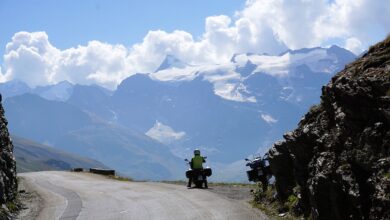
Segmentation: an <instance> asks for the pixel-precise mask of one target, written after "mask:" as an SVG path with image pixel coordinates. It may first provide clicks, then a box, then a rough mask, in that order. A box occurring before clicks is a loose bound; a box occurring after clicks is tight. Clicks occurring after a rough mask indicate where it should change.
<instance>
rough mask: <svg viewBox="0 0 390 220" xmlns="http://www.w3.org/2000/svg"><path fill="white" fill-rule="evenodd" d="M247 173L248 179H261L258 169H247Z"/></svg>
mask: <svg viewBox="0 0 390 220" xmlns="http://www.w3.org/2000/svg"><path fill="white" fill-rule="evenodd" d="M246 174H247V175H248V180H249V181H257V180H258V179H259V176H258V170H257V169H255V170H248V171H246Z"/></svg>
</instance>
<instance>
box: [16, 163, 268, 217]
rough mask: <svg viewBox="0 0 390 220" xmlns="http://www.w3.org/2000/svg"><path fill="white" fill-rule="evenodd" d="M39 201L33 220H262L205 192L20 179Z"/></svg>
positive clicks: (96, 179) (60, 175)
mask: <svg viewBox="0 0 390 220" xmlns="http://www.w3.org/2000/svg"><path fill="white" fill-rule="evenodd" d="M21 176H22V177H24V184H26V185H28V186H29V188H32V189H34V190H36V191H37V192H38V194H40V195H41V196H42V198H43V200H44V203H45V204H44V205H43V209H42V210H41V212H40V213H39V215H38V219H94V220H97V219H161V220H164V219H170V220H171V219H240V220H241V219H242V220H244V219H266V217H265V216H264V215H263V214H261V213H260V212H259V211H258V210H254V209H252V208H251V207H250V206H249V205H248V204H245V203H244V202H240V201H236V200H231V199H228V198H225V197H222V196H219V195H217V194H215V193H212V189H210V190H202V189H187V188H185V187H183V186H180V185H172V184H164V183H152V182H122V181H117V180H111V179H107V178H105V177H102V176H99V175H94V174H88V173H70V172H54V171H53V172H36V173H25V174H21Z"/></svg>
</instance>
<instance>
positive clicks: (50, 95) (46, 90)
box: [32, 81, 73, 101]
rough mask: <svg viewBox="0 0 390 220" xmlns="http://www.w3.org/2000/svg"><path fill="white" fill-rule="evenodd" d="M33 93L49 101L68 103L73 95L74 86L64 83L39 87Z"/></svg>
mask: <svg viewBox="0 0 390 220" xmlns="http://www.w3.org/2000/svg"><path fill="white" fill-rule="evenodd" d="M32 92H33V93H34V94H37V95H39V96H41V97H42V98H45V99H48V100H55V101H66V100H68V98H69V97H70V95H71V94H72V93H73V84H71V83H70V82H68V81H62V82H59V83H57V84H55V85H49V86H38V87H36V88H35V89H33V91H32Z"/></svg>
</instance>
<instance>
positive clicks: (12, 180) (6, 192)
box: [0, 95, 17, 209]
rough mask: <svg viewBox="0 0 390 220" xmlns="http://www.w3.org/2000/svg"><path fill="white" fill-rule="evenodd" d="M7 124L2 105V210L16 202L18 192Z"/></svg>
mask: <svg viewBox="0 0 390 220" xmlns="http://www.w3.org/2000/svg"><path fill="white" fill-rule="evenodd" d="M0 102H1V95H0ZM7 123H8V122H7V120H6V118H5V117H4V109H3V106H2V105H1V103H0V209H1V206H2V205H3V204H6V203H7V202H10V201H12V200H14V199H15V196H16V192H17V181H16V163H15V158H14V156H13V146H12V142H11V139H10V137H9V133H8V129H7Z"/></svg>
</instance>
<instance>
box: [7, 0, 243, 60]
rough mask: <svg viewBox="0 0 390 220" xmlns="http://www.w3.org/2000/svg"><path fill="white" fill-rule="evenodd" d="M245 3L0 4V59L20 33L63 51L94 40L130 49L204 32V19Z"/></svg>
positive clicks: (88, 0) (101, 0) (15, 0)
mask: <svg viewBox="0 0 390 220" xmlns="http://www.w3.org/2000/svg"><path fill="white" fill-rule="evenodd" d="M244 5H245V1H244V0H229V1H226V0H196V1H183V0H164V1H159V0H142V1H139V0H136V1H134V0H127V1H126V0H113V1H109V0H98V1H94V0H81V1H80V0H61V1H58V0H40V1H38V0H33V1H28V0H24V1H22V0H0V27H1V33H2V34H1V35H0V46H1V49H0V54H3V53H4V48H5V45H6V44H7V42H9V41H10V40H11V38H12V36H13V35H14V34H15V33H16V32H19V31H28V32H35V31H45V32H46V33H47V34H48V35H49V38H50V42H51V43H52V44H53V45H55V46H56V47H58V48H60V49H65V48H69V47H73V46H77V45H79V44H81V45H84V44H86V43H87V42H88V41H90V40H99V41H102V42H108V43H111V44H118V43H119V44H124V45H127V46H131V45H132V44H134V43H137V42H140V41H142V39H143V37H144V36H145V35H146V34H147V32H148V31H149V30H158V29H162V30H165V31H168V32H171V31H174V30H176V29H180V30H186V31H188V32H190V33H192V34H193V35H194V36H200V35H201V34H202V33H203V32H204V23H205V18H206V17H208V16H211V15H219V14H225V15H229V16H231V15H233V14H234V12H235V11H236V10H240V9H242V8H243V7H244Z"/></svg>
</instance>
